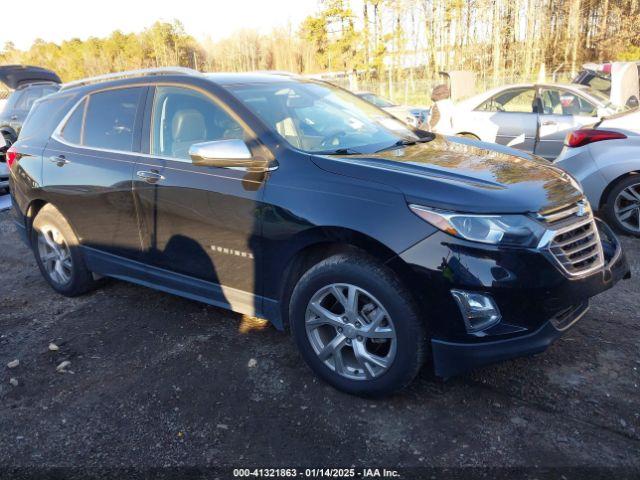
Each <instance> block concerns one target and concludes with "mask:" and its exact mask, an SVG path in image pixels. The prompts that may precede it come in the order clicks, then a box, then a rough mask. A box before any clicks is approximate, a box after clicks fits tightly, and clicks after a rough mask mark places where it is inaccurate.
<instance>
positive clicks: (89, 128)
mask: <svg viewBox="0 0 640 480" xmlns="http://www.w3.org/2000/svg"><path fill="white" fill-rule="evenodd" d="M147 90H148V88H147V87H129V88H118V89H110V90H105V91H99V92H96V93H92V94H90V95H88V96H86V97H84V98H83V99H82V100H81V101H79V102H78V103H77V104H76V106H75V107H74V109H72V111H71V112H70V114H69V115H68V116H67V118H66V120H64V123H63V125H62V126H61V127H60V129H59V130H58V131H56V132H55V133H54V135H53V136H52V138H51V140H50V141H49V142H48V144H47V147H46V149H45V151H44V153H43V158H44V162H43V172H42V175H43V183H44V185H46V187H45V191H46V192H47V195H48V199H49V200H50V201H51V202H53V204H54V205H56V207H58V209H60V210H61V211H62V213H63V214H64V216H65V217H66V218H67V219H68V220H69V222H70V224H71V226H72V227H73V228H74V230H75V233H76V235H77V236H78V239H79V240H80V242H81V244H82V245H83V246H85V247H90V248H91V249H93V251H96V250H99V251H100V252H101V253H104V252H107V253H109V254H114V255H118V256H122V257H128V258H131V259H138V256H139V254H140V250H141V249H140V232H139V225H138V217H137V214H136V210H135V206H134V202H133V194H132V191H131V188H132V175H133V167H134V165H135V162H136V160H137V159H138V157H137V156H138V152H139V149H140V133H139V132H140V127H141V125H142V114H143V110H144V108H143V105H144V103H143V102H144V99H145V98H146V92H147ZM104 273H107V272H104Z"/></svg>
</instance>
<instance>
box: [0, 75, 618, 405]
mask: <svg viewBox="0 0 640 480" xmlns="http://www.w3.org/2000/svg"><path fill="white" fill-rule="evenodd" d="M7 161H8V164H9V169H10V186H11V195H12V202H13V212H14V215H15V220H16V222H17V225H18V227H19V230H20V231H21V232H22V233H23V237H24V239H25V241H27V243H28V244H29V245H30V246H31V248H32V249H33V251H34V253H35V258H36V260H37V263H38V266H39V268H40V271H41V272H42V275H43V276H44V278H45V279H46V280H47V282H48V283H49V284H50V285H51V287H52V288H53V289H54V290H56V291H57V292H59V293H61V294H63V295H68V296H73V295H79V294H81V293H84V292H87V291H89V290H91V289H92V288H94V287H95V286H97V285H98V284H99V279H100V277H103V276H107V277H115V278H118V279H123V280H127V281H131V282H135V283H138V284H142V285H146V286H150V287H153V288H156V289H159V290H162V291H165V292H170V293H173V294H177V295H182V296H184V297H187V298H190V299H194V300H198V301H201V302H206V303H208V304H212V305H216V306H219V307H223V308H227V309H230V310H233V311H236V312H240V313H243V314H247V315H253V316H259V317H262V318H265V319H268V320H269V321H270V322H271V323H272V324H273V325H274V326H275V327H276V328H278V329H281V330H282V329H285V328H289V329H290V330H291V333H292V335H293V338H294V340H295V342H296V344H297V346H298V348H299V350H300V352H301V355H302V357H303V358H304V360H305V361H306V362H307V363H308V364H309V366H310V367H311V368H312V369H313V370H314V371H315V373H316V374H317V375H318V376H320V377H321V378H323V379H324V380H326V381H327V382H329V383H330V384H332V385H334V386H335V387H337V388H339V389H341V390H344V391H347V392H350V393H354V394H360V395H383V394H387V393H390V392H392V391H394V390H397V389H399V388H401V387H403V386H405V385H407V384H408V383H409V382H410V381H411V380H412V379H413V378H414V376H415V375H416V373H417V372H418V370H419V369H420V368H421V366H422V365H423V363H424V362H425V361H427V360H428V361H429V362H430V364H431V365H432V366H433V369H434V371H435V373H436V375H438V376H441V377H445V378H446V377H450V376H453V375H456V374H458V373H460V372H464V371H466V370H468V369H470V368H474V367H477V366H481V365H485V364H488V363H492V362H496V361H500V360H505V359H508V358H512V357H516V356H522V355H531V354H534V353H538V352H541V351H543V350H544V349H546V347H547V346H549V345H550V344H551V342H553V341H554V340H555V339H556V338H558V337H559V336H560V335H561V334H562V333H563V332H564V331H565V330H567V329H568V328H569V327H571V326H572V325H573V324H574V323H575V322H576V321H578V320H579V319H580V318H581V317H582V316H583V315H584V314H585V312H586V311H587V309H588V307H589V298H590V297H592V296H594V295H596V294H598V293H600V292H602V291H604V290H606V289H608V288H610V287H612V286H613V285H614V284H615V283H616V282H617V281H618V280H620V279H621V278H623V277H627V276H628V275H629V267H628V265H627V262H626V259H625V257H624V255H623V253H622V251H621V247H620V244H619V242H618V240H617V239H616V237H615V236H614V234H613V233H612V232H611V230H610V229H609V228H608V227H607V226H606V225H605V224H604V223H602V222H601V221H599V220H597V219H595V218H594V216H593V214H592V211H591V208H590V206H589V203H588V201H587V200H586V199H585V197H584V195H583V194H582V191H581V188H580V186H579V184H578V183H577V182H576V181H575V180H574V179H573V178H571V177H570V176H569V175H568V174H566V173H564V172H563V171H562V170H560V169H558V168H556V167H553V166H551V165H550V164H548V163H547V162H546V161H544V160H541V159H539V158H538V157H535V156H532V155H529V154H526V153H523V152H517V151H515V150H512V149H509V148H507V147H500V146H496V145H489V144H485V143H482V142H479V141H475V140H471V139H463V138H447V137H442V136H438V135H432V134H430V133H427V132H424V131H420V130H412V129H410V128H409V127H407V126H405V125H403V124H402V123H401V122H399V121H398V120H396V119H395V118H393V117H392V116H390V115H389V114H387V113H385V112H384V111H383V110H380V109H379V108H377V107H375V106H374V105H372V104H370V103H368V102H366V101H364V100H362V99H359V98H358V97H357V96H355V95H353V94H351V93H349V92H347V91H345V90H342V89H340V88H337V87H334V86H332V85H329V84H327V83H323V82H319V81H314V80H309V79H304V78H301V77H297V76H294V75H286V74H275V73H252V74H223V73H217V74H202V73H198V72H195V71H191V70H188V69H177V68H174V69H171V68H169V69H154V70H142V71H137V72H125V73H122V74H117V75H115V74H111V75H107V76H102V77H96V78H91V79H87V80H83V81H78V82H73V83H69V84H65V85H63V86H62V88H61V90H60V91H59V92H58V93H55V94H53V95H50V96H48V97H45V98H43V99H41V100H39V101H38V102H36V104H35V106H34V108H33V109H32V110H31V113H30V114H29V116H28V118H27V119H26V121H25V124H24V127H23V129H22V132H21V134H20V137H19V139H18V141H17V142H16V143H15V144H14V145H13V146H12V147H11V149H10V150H9V151H8V154H7Z"/></svg>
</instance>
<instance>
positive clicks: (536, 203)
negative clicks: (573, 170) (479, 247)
mask: <svg viewBox="0 0 640 480" xmlns="http://www.w3.org/2000/svg"><path fill="white" fill-rule="evenodd" d="M313 160H314V162H315V163H316V164H317V165H318V166H319V167H320V168H322V169H324V170H327V171H330V172H333V173H336V174H339V175H346V176H351V177H354V178H359V179H364V180H369V181H374V182H377V183H382V184H385V185H389V186H392V187H395V188H397V189H398V190H400V191H401V192H402V193H403V194H404V195H405V197H406V199H407V201H408V202H409V203H416V204H420V205H424V206H428V207H435V208H440V209H447V210H453V211H458V212H470V213H525V212H545V211H551V210H554V209H557V208H560V207H563V206H565V205H569V204H572V203H575V202H577V201H578V200H580V199H581V198H582V197H583V195H582V192H581V191H580V190H579V185H578V183H577V182H576V181H575V180H574V179H573V178H571V177H570V176H569V175H568V174H567V173H565V172H564V171H563V170H561V169H559V168H557V167H554V166H552V165H551V164H550V163H549V162H547V161H546V160H544V159H541V158H539V157H536V156H534V155H528V154H526V153H523V152H519V151H517V150H514V149H511V148H508V147H502V146H499V145H494V144H488V143H484V142H479V141H476V140H470V139H464V138H457V137H443V136H440V135H437V136H436V137H435V138H434V139H433V140H432V141H430V142H427V143H419V144H416V145H411V146H407V147H400V148H397V149H393V150H387V151H384V152H380V153H374V154H367V155H348V156H339V155H330V156H314V157H313Z"/></svg>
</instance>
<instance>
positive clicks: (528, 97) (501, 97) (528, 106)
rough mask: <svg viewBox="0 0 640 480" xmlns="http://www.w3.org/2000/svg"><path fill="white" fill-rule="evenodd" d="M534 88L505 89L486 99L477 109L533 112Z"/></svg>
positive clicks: (484, 110)
mask: <svg viewBox="0 0 640 480" xmlns="http://www.w3.org/2000/svg"><path fill="white" fill-rule="evenodd" d="M534 100H535V90H534V89H532V88H524V89H516V90H507V91H506V92H501V93H499V94H498V95H495V96H494V97H492V98H490V99H489V100H487V101H486V102H485V103H483V104H482V105H481V106H480V107H479V108H478V110H482V111H483V112H513V113H533V102H534Z"/></svg>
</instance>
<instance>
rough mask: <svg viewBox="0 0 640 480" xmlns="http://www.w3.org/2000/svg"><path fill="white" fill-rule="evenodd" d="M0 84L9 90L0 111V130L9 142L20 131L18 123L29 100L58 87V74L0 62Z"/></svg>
mask: <svg viewBox="0 0 640 480" xmlns="http://www.w3.org/2000/svg"><path fill="white" fill-rule="evenodd" d="M0 83H3V84H4V85H5V86H6V87H7V88H8V89H9V91H11V92H12V93H11V94H10V95H9V98H8V99H7V103H6V104H5V106H4V108H3V109H1V110H0V132H2V134H3V136H5V138H6V139H7V140H8V141H10V142H11V143H13V142H14V141H15V139H16V138H17V136H18V134H19V133H20V128H21V127H22V122H24V119H25V118H26V116H27V114H28V113H29V110H31V106H32V105H33V103H34V102H35V101H36V100H37V99H39V98H41V97H44V96H45V95H49V94H51V93H55V92H57V91H58V89H59V88H60V77H58V75H57V74H56V73H55V72H52V71H51V70H47V69H45V68H41V67H32V66H25V65H3V66H1V67H0Z"/></svg>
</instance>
